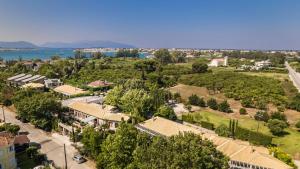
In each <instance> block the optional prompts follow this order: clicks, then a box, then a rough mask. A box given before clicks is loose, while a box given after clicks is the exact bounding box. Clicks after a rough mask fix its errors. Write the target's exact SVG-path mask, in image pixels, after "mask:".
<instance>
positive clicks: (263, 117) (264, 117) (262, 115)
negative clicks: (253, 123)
mask: <svg viewBox="0 0 300 169" xmlns="http://www.w3.org/2000/svg"><path fill="white" fill-rule="evenodd" d="M254 119H255V120H258V121H264V122H268V120H269V119H270V116H269V114H268V113H267V112H266V111H258V112H256V114H255V115H254Z"/></svg>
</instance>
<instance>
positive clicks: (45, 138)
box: [0, 110, 93, 169]
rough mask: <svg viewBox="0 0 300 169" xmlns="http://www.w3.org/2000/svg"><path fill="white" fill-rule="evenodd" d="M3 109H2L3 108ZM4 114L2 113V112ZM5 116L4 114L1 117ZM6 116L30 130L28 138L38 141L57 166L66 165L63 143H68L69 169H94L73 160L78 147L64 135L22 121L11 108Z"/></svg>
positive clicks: (43, 151) (8, 120)
mask: <svg viewBox="0 0 300 169" xmlns="http://www.w3.org/2000/svg"><path fill="white" fill-rule="evenodd" d="M1 111H2V110H1ZM1 114H2V113H1ZM0 118H1V119H2V118H3V117H2V115H1V117H0ZM5 118H6V122H7V123H12V124H17V125H19V126H20V127H21V131H28V132H29V134H28V138H29V139H30V141H31V142H36V143H40V144H41V152H42V153H45V154H46V155H47V158H48V159H49V160H53V162H54V163H55V165H56V166H59V167H62V168H64V167H65V158H64V151H63V145H64V144H66V143H67V144H66V154H67V165H68V169H92V168H93V167H89V166H88V165H87V163H83V164H77V163H76V162H75V161H73V160H72V157H73V156H74V154H76V153H77V151H76V149H75V148H74V147H73V146H71V145H70V144H68V142H69V141H68V140H67V139H65V138H64V137H59V135H58V136H57V137H54V136H52V135H50V134H47V133H46V132H44V131H43V130H40V129H37V128H35V127H34V126H32V125H31V124H28V123H22V122H21V121H19V120H17V119H16V118H15V113H14V112H11V111H9V110H5Z"/></svg>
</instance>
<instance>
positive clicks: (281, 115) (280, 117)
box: [270, 112, 287, 122]
mask: <svg viewBox="0 0 300 169" xmlns="http://www.w3.org/2000/svg"><path fill="white" fill-rule="evenodd" d="M270 118H271V119H278V120H282V121H285V122H287V118H286V115H285V114H284V113H281V112H273V113H271V117H270Z"/></svg>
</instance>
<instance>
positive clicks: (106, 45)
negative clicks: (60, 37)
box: [41, 41, 134, 48]
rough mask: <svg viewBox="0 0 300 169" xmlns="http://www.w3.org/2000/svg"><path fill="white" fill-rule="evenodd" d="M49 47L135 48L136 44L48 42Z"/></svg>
mask: <svg viewBox="0 0 300 169" xmlns="http://www.w3.org/2000/svg"><path fill="white" fill-rule="evenodd" d="M41 47H47V48H101V47H102V48H134V46H132V45H129V44H125V43H119V42H112V41H79V42H47V43H45V44H42V45H41Z"/></svg>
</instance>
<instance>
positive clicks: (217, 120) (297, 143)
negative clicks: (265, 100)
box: [192, 111, 300, 160]
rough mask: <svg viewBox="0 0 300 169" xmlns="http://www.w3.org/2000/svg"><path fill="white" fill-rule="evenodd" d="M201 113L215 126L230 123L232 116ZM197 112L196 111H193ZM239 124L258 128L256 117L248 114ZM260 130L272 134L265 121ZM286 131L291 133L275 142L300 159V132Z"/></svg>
mask: <svg viewBox="0 0 300 169" xmlns="http://www.w3.org/2000/svg"><path fill="white" fill-rule="evenodd" d="M199 113H200V114H201V116H202V120H203V121H209V122H211V123H213V124H214V125H215V127H217V126H219V125H220V124H225V125H228V124H229V120H230V117H228V116H226V114H222V113H215V112H207V111H202V112H197V114H199ZM192 114H196V113H192ZM238 120H239V125H240V126H241V127H244V128H247V129H250V130H254V131H256V130H257V126H258V122H257V121H256V120H254V119H251V118H249V117H247V116H242V117H240V118H239V119H238ZM258 131H259V132H262V133H264V134H267V135H272V134H271V133H270V131H269V129H268V127H267V126H265V123H264V122H259V130H258ZM286 131H287V132H288V133H289V134H288V135H285V136H284V137H274V139H273V143H274V144H277V145H278V147H280V148H281V149H282V150H283V151H285V152H287V153H289V154H291V155H293V157H294V158H295V159H298V160H299V159H300V132H299V131H296V130H294V129H291V128H288V129H286Z"/></svg>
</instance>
